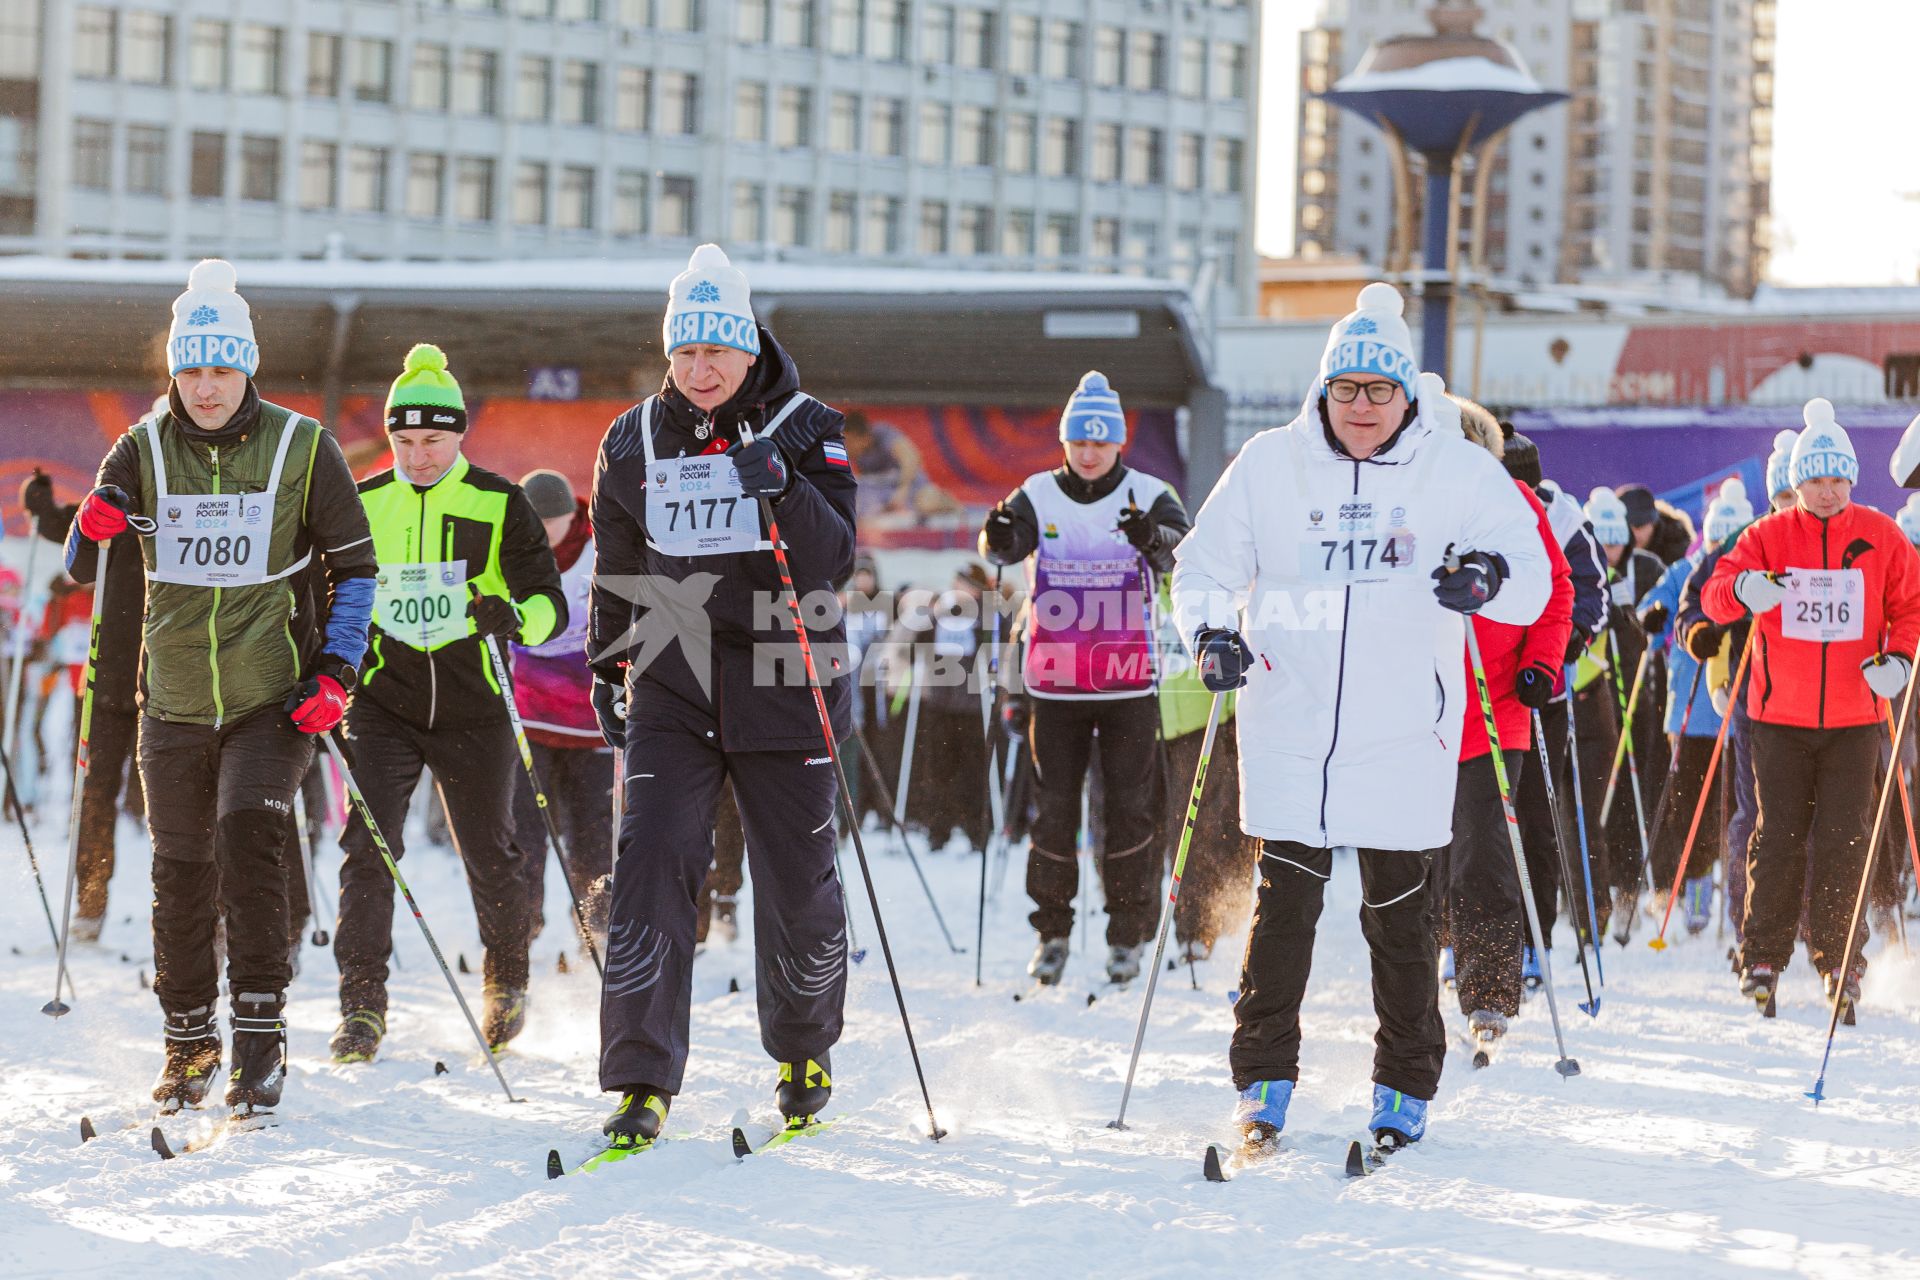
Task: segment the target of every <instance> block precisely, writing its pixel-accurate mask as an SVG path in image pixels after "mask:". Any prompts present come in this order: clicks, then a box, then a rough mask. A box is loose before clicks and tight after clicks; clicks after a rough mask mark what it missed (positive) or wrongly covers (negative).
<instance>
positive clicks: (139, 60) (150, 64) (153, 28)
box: [120, 9, 173, 84]
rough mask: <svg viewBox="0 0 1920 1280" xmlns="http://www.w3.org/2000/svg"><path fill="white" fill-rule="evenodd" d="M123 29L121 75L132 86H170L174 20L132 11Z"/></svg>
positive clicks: (160, 15)
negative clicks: (167, 84) (168, 84)
mask: <svg viewBox="0 0 1920 1280" xmlns="http://www.w3.org/2000/svg"><path fill="white" fill-rule="evenodd" d="M126 16H127V22H126V26H124V27H123V28H121V43H120V75H121V77H122V78H123V79H125V80H126V81H127V82H128V83H129V84H166V83H168V82H169V80H170V77H169V75H168V74H167V73H168V70H169V63H170V61H171V55H172V45H173V19H172V18H170V17H168V16H167V15H166V14H164V13H153V12H151V11H149V10H146V9H129V10H128V11H127V15H126Z"/></svg>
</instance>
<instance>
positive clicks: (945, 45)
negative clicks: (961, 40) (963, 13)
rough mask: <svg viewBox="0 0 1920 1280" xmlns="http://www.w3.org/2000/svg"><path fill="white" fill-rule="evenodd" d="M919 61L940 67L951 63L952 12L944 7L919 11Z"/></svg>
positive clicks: (934, 6)
mask: <svg viewBox="0 0 1920 1280" xmlns="http://www.w3.org/2000/svg"><path fill="white" fill-rule="evenodd" d="M920 61H922V62H932V63H936V64H939V65H942V66H944V65H947V64H950V63H951V62H952V61H953V10H952V9H951V8H949V7H948V6H946V5H943V4H930V5H928V6H927V7H926V8H925V9H923V10H921V13H920Z"/></svg>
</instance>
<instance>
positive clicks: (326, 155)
mask: <svg viewBox="0 0 1920 1280" xmlns="http://www.w3.org/2000/svg"><path fill="white" fill-rule="evenodd" d="M339 159H340V148H339V147H338V146H336V145H335V144H334V143H331V142H315V141H312V140H311V139H309V140H308V141H306V142H303V143H301V144H300V207H301V208H302V209H331V208H333V206H334V205H335V204H336V203H337V202H338V201H337V198H336V192H335V190H334V184H335V170H336V169H337V168H338V165H339Z"/></svg>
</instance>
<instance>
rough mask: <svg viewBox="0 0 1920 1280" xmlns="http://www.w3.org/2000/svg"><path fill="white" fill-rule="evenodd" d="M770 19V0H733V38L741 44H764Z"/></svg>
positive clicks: (771, 16)
mask: <svg viewBox="0 0 1920 1280" xmlns="http://www.w3.org/2000/svg"><path fill="white" fill-rule="evenodd" d="M772 19H773V9H772V5H771V2H770V0H734V6H733V38H734V39H735V40H738V41H739V42H740V43H741V44H765V43H766V42H767V24H768V23H769V22H771V21H772Z"/></svg>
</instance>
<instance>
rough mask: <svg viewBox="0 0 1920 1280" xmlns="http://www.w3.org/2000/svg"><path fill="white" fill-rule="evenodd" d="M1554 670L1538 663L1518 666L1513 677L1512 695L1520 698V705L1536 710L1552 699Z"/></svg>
mask: <svg viewBox="0 0 1920 1280" xmlns="http://www.w3.org/2000/svg"><path fill="white" fill-rule="evenodd" d="M1554 674H1555V673H1554V672H1552V671H1549V670H1548V669H1547V668H1545V667H1543V666H1540V665H1538V664H1537V663H1536V664H1535V665H1533V666H1531V667H1522V668H1520V674H1519V675H1517V676H1515V677H1514V678H1513V696H1514V697H1516V698H1518V699H1520V705H1521V706H1523V707H1526V708H1528V709H1530V710H1533V711H1538V710H1540V708H1542V707H1544V706H1546V705H1547V704H1548V703H1549V702H1552V701H1553V680H1554Z"/></svg>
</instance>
